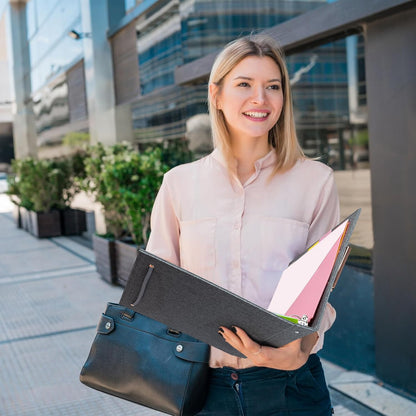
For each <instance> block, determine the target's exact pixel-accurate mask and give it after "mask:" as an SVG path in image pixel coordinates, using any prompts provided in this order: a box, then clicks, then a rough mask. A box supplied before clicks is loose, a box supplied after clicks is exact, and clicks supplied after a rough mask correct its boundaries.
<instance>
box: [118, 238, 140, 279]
mask: <svg viewBox="0 0 416 416" xmlns="http://www.w3.org/2000/svg"><path fill="white" fill-rule="evenodd" d="M115 249H116V283H117V284H119V285H120V286H122V287H125V286H126V283H127V280H128V278H129V276H130V272H131V269H132V267H133V263H134V260H136V256H137V245H135V244H133V243H132V242H125V241H120V240H116V241H115Z"/></svg>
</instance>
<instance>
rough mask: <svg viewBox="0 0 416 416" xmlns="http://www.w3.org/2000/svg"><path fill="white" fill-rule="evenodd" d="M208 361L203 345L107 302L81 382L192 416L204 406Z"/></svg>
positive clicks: (159, 409) (141, 402) (182, 414)
mask: <svg viewBox="0 0 416 416" xmlns="http://www.w3.org/2000/svg"><path fill="white" fill-rule="evenodd" d="M208 361H209V346H208V345H207V344H204V343H202V342H199V341H198V340H196V339H194V338H192V337H190V336H188V335H185V334H183V333H181V332H179V331H175V330H172V329H170V328H169V327H167V326H165V325H163V324H162V323H160V322H157V321H155V320H153V319H151V318H148V317H146V316H143V315H141V314H139V313H137V312H134V311H133V310H131V309H130V308H126V307H124V306H121V305H118V304H114V303H108V304H107V309H106V311H105V313H103V314H102V316H101V319H100V322H99V323H98V327H97V334H96V336H95V339H94V341H93V343H92V346H91V350H90V353H89V356H88V358H87V361H86V362H85V364H84V366H83V368H82V370H81V374H80V380H81V382H82V383H84V384H86V385H87V386H89V387H92V388H93V389H96V390H100V391H102V392H104V393H108V394H111V395H114V396H117V397H120V398H122V399H126V400H130V401H133V402H136V403H139V404H141V405H143V406H146V407H150V408H152V409H155V410H158V411H161V412H164V413H167V414H170V415H180V416H191V415H195V414H196V413H198V412H199V411H200V410H201V409H202V407H203V405H204V403H205V399H206V393H207V380H208V371H209V367H208Z"/></svg>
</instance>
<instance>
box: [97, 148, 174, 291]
mask: <svg viewBox="0 0 416 416" xmlns="http://www.w3.org/2000/svg"><path fill="white" fill-rule="evenodd" d="M161 156H162V152H161V150H160V149H158V148H155V149H148V150H145V151H143V152H140V153H139V152H135V151H132V149H127V150H126V151H125V152H120V153H118V154H112V155H111V156H107V157H106V158H104V163H103V171H102V179H103V182H104V183H105V186H106V189H107V197H108V198H110V199H111V200H112V201H113V203H114V204H116V206H117V210H118V211H119V212H121V213H123V215H122V224H123V229H124V230H125V233H124V235H122V236H119V238H117V239H116V240H115V257H116V283H118V284H120V285H121V286H125V284H126V282H127V279H128V277H129V274H130V271H131V268H132V266H133V262H134V260H135V258H136V252H137V247H138V246H141V247H144V246H145V245H146V243H147V239H148V237H149V232H150V213H151V210H152V206H153V202H154V199H155V198H156V194H157V192H158V190H159V187H160V184H161V182H162V178H163V174H164V173H165V172H166V171H167V169H168V167H167V165H166V164H164V163H162V161H161Z"/></svg>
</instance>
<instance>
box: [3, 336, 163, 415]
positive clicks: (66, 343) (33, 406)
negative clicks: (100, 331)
mask: <svg viewBox="0 0 416 416" xmlns="http://www.w3.org/2000/svg"><path fill="white" fill-rule="evenodd" d="M94 336H95V329H93V330H87V331H78V332H72V333H68V334H60V335H57V336H50V337H43V338H37V339H31V340H25V341H19V342H13V343H8V344H3V345H0V368H1V369H2V371H1V372H0V385H1V389H2V392H1V395H0V414H1V415H2V416H26V415H27V416H29V415H30V416H34V415H42V416H45V415H56V416H58V415H59V416H67V415H68V416H70V415H83V416H84V415H89V416H90V415H97V416H98V415H103V416H105V415H112V416H117V415H123V416H129V415H143V416H147V415H148V416H153V415H161V413H159V412H156V411H153V410H150V409H147V408H144V407H142V406H139V405H137V404H135V403H130V402H128V401H125V400H122V399H118V398H116V397H112V396H110V395H107V394H104V393H101V392H98V391H95V390H93V389H91V388H88V387H87V386H84V385H83V384H81V382H80V381H79V372H80V370H81V368H82V365H83V363H84V362H85V360H86V358H87V355H88V352H89V348H90V345H91V342H92V340H93V337H94ZM16 357H18V359H16Z"/></svg>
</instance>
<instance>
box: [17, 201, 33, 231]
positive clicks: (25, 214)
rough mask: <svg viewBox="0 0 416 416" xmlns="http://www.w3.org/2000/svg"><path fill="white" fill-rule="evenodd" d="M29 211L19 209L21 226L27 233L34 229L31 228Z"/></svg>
mask: <svg viewBox="0 0 416 416" xmlns="http://www.w3.org/2000/svg"><path fill="white" fill-rule="evenodd" d="M29 212H30V211H29V210H27V209H26V208H24V207H19V214H20V226H21V228H23V229H24V230H25V231H28V232H29V230H30V229H31V228H32V227H31V218H30V214H29Z"/></svg>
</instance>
